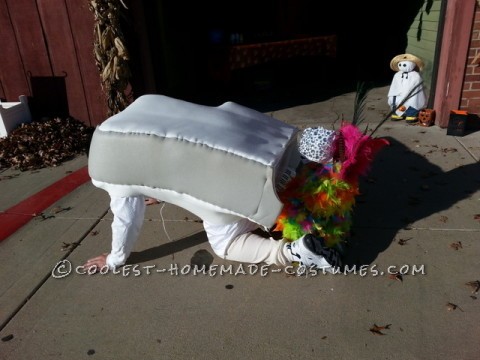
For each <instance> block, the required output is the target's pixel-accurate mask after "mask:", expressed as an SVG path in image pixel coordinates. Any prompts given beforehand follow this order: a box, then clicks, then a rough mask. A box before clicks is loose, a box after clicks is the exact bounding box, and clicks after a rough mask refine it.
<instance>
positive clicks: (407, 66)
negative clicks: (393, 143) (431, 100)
mask: <svg viewBox="0 0 480 360" xmlns="http://www.w3.org/2000/svg"><path fill="white" fill-rule="evenodd" d="M423 66H424V65H423V61H422V60H421V59H420V58H418V57H416V56H415V55H412V54H401V55H397V56H395V57H394V58H393V59H392V60H391V62H390V68H391V69H392V70H393V71H395V75H394V76H393V80H392V83H391V85H390V89H389V91H388V101H387V102H388V105H389V106H390V108H391V109H392V111H394V113H393V114H392V120H402V119H405V120H406V121H407V122H408V123H415V122H417V120H418V113H419V112H420V110H423V109H424V108H425V106H426V102H427V99H426V96H425V91H424V88H423V85H422V83H423V80H422V76H421V75H420V71H422V70H423Z"/></svg>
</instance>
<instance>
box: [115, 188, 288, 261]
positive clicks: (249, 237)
mask: <svg viewBox="0 0 480 360" xmlns="http://www.w3.org/2000/svg"><path fill="white" fill-rule="evenodd" d="M110 208H111V210H112V213H113V215H114V217H113V223H112V251H111V252H110V254H109V255H108V256H107V265H108V266H109V267H110V268H116V267H118V266H121V265H123V264H125V261H126V260H127V258H128V256H129V255H130V252H131V251H132V249H133V246H134V244H135V242H136V240H137V238H138V235H139V233H140V229H141V227H142V224H143V220H144V214H145V200H144V197H143V196H131V197H116V196H111V201H110ZM203 226H204V228H205V231H206V233H207V236H208V240H209V242H210V245H211V246H212V249H213V251H214V252H215V253H216V254H217V255H218V256H220V257H221V258H224V259H227V260H233V261H240V262H245V263H252V264H258V263H261V262H265V263H266V264H268V265H288V264H289V263H290V262H291V259H290V258H289V252H288V250H286V247H285V243H284V241H277V240H274V239H271V238H264V237H262V236H260V235H257V234H253V233H252V231H254V230H255V229H257V228H258V227H259V226H258V224H255V223H253V222H251V221H250V220H248V219H243V218H242V219H239V220H238V221H237V222H234V223H231V224H227V225H214V224H210V223H208V222H205V221H204V222H203Z"/></svg>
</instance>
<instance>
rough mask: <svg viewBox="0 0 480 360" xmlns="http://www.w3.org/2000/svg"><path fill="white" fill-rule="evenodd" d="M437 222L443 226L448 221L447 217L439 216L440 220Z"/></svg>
mask: <svg viewBox="0 0 480 360" xmlns="http://www.w3.org/2000/svg"><path fill="white" fill-rule="evenodd" d="M438 221H440V222H442V223H444V224H445V223H446V222H447V221H448V216H445V215H442V216H440V219H438Z"/></svg>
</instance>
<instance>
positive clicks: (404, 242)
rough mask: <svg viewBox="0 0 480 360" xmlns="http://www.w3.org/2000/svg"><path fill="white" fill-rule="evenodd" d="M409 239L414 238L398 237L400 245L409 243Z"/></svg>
mask: <svg viewBox="0 0 480 360" xmlns="http://www.w3.org/2000/svg"><path fill="white" fill-rule="evenodd" d="M409 240H412V238H408V239H398V241H397V243H398V245H400V246H403V245H407V241H409Z"/></svg>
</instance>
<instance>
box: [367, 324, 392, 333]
mask: <svg viewBox="0 0 480 360" xmlns="http://www.w3.org/2000/svg"><path fill="white" fill-rule="evenodd" d="M391 325H392V324H387V325H384V326H378V325H377V324H373V326H372V327H371V328H370V329H369V331H370V332H371V333H372V334H374V335H386V334H385V333H383V332H382V330H388V329H390V326H391Z"/></svg>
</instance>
